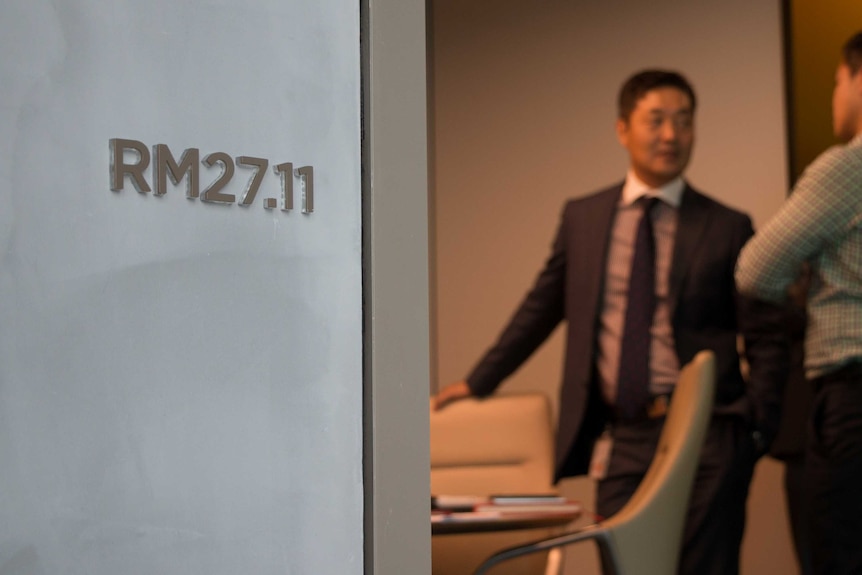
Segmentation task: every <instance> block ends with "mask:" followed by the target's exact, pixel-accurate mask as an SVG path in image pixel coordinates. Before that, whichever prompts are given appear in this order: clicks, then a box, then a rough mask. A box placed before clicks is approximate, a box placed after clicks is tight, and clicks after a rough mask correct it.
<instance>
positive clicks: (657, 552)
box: [602, 351, 715, 575]
mask: <svg viewBox="0 0 862 575" xmlns="http://www.w3.org/2000/svg"><path fill="white" fill-rule="evenodd" d="M714 395H715V356H714V355H713V353H712V352H710V351H702V352H700V353H698V354H697V356H695V358H694V359H693V360H692V361H691V362H690V363H689V364H688V365H686V366H685V367H684V368H683V369H682V371H681V373H680V376H679V381H678V382H677V384H676V389H675V390H674V393H673V397H672V398H671V402H670V407H669V410H668V415H667V419H666V421H665V424H664V428H663V430H662V434H661V437H660V439H659V444H658V448H657V450H656V454H655V457H654V459H653V461H652V463H651V464H650V467H649V469H648V470H647V473H646V476H645V477H644V479H643V481H642V482H641V484H640V485H639V486H638V488H637V490H636V491H635V493H634V495H632V498H631V499H630V500H629V502H628V503H627V504H626V505H625V506H624V507H623V508H622V509H621V510H620V511H619V512H618V513H616V514H615V515H614V516H613V517H611V518H609V519H608V520H606V521H605V522H604V523H603V525H602V526H603V527H604V528H605V529H606V530H607V532H608V533H609V537H608V546H609V551H610V554H611V555H612V556H613V559H614V561H613V562H614V563H615V564H616V566H617V570H618V572H619V573H622V574H632V573H637V574H638V575H666V574H667V573H674V572H675V570H676V567H677V561H678V557H679V551H680V546H681V543H682V534H683V528H684V525H685V517H686V511H687V509H688V502H689V498H690V496H691V488H692V485H693V483H694V477H695V473H696V470H697V464H698V460H699V458H700V451H701V448H702V447H703V443H704V440H705V437H706V431H707V427H708V425H709V420H710V417H711V414H712V406H713V399H714Z"/></svg>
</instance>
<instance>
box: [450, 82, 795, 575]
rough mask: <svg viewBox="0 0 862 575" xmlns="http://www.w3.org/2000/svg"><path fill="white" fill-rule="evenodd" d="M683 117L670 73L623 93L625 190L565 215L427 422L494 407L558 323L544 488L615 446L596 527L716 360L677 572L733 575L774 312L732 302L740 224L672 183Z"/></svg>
mask: <svg viewBox="0 0 862 575" xmlns="http://www.w3.org/2000/svg"><path fill="white" fill-rule="evenodd" d="M695 106H696V99H695V94H694V91H693V89H692V88H691V86H690V85H689V83H688V82H687V81H686V79H685V78H684V77H682V76H681V75H680V74H678V73H675V72H669V71H663V70H646V71H643V72H640V73H638V74H635V75H634V76H632V77H631V78H630V79H629V80H628V81H627V82H626V83H625V84H624V85H623V87H622V89H621V91H620V95H619V117H618V120H617V134H618V137H619V140H620V143H621V144H622V145H623V146H624V147H625V148H626V150H627V151H628V153H629V157H630V168H629V172H628V174H627V176H626V179H625V181H624V182H623V183H620V184H617V185H614V186H611V187H609V188H607V189H605V190H602V191H600V192H598V193H596V194H593V195H590V196H587V197H584V198H581V199H576V200H572V201H570V202H568V204H567V205H566V206H565V208H564V210H563V215H562V220H561V223H560V227H559V231H558V233H557V236H556V239H555V241H554V244H553V249H552V252H551V255H550V257H549V258H548V260H547V262H546V264H545V267H544V269H543V270H542V271H541V273H540V274H539V276H538V278H537V280H536V283H535V285H534V286H533V288H532V289H531V291H530V292H529V293H528V294H527V296H526V298H525V299H524V301H523V302H522V303H521V305H520V307H519V308H518V310H517V311H516V313H515V315H514V316H513V317H512V319H511V320H510V322H509V324H508V325H507V326H506V328H505V329H504V330H503V332H502V334H501V335H500V338H499V340H498V341H497V342H496V344H495V345H494V346H492V347H491V349H490V350H489V351H488V352H487V353H486V354H485V356H484V357H483V358H482V360H481V361H480V362H479V364H478V365H477V366H476V367H475V369H474V370H473V371H472V373H471V374H470V375H469V376H468V377H467V379H466V380H465V381H461V382H457V383H454V384H451V385H449V386H446V387H444V388H443V389H442V390H441V391H440V393H439V394H438V395H437V398H436V406H437V407H438V408H442V407H444V406H445V405H446V404H448V403H450V402H452V401H457V400H458V399H461V398H463V397H469V396H478V397H482V396H486V395H488V394H490V393H492V392H493V391H494V390H495V389H496V388H497V386H498V385H499V384H500V383H501V382H502V381H503V380H504V379H505V378H506V377H507V376H509V375H510V374H511V373H512V372H513V371H515V369H517V368H518V367H519V366H520V365H521V364H522V363H523V362H524V361H525V360H526V359H527V358H528V357H529V356H530V355H531V354H532V353H533V352H534V351H535V350H536V349H537V348H538V347H539V346H540V345H541V344H542V343H543V342H544V341H545V339H546V338H547V337H548V336H549V335H550V334H551V332H552V331H553V330H554V328H555V327H556V326H557V325H558V324H559V323H560V322H561V321H563V320H565V321H566V330H567V343H566V355H565V368H564V374H563V384H562V387H561V391H560V418H559V426H558V430H557V439H556V449H557V459H556V470H555V478H556V479H557V480H559V479H560V478H562V477H567V476H573V475H579V474H583V473H586V471H587V469H588V467H589V466H590V463H591V457H595V456H596V455H597V454H598V453H599V452H604V451H606V450H604V449H594V446H595V445H596V442H597V439H598V438H599V436H602V437H603V438H610V439H609V440H608V441H605V440H604V439H603V440H602V443H604V444H605V445H610V442H611V441H612V445H613V447H612V449H610V454H611V455H610V457H609V460H608V461H607V462H606V463H605V464H604V465H598V466H597V465H594V466H593V467H594V468H604V470H605V471H604V472H602V474H601V477H598V479H599V482H598V494H597V507H598V509H597V511H598V513H599V514H600V515H602V516H605V517H607V516H610V515H612V514H613V513H615V512H616V511H618V510H619V509H620V508H621V507H622V506H623V505H624V504H625V502H626V501H627V500H628V499H629V498H630V497H631V495H632V493H633V492H634V490H635V489H636V487H637V485H638V484H639V483H640V481H641V479H642V478H643V476H644V473H645V472H646V469H647V467H648V466H649V464H650V461H651V460H652V457H653V454H654V453H655V447H656V444H657V441H658V437H659V434H660V432H661V426H662V424H663V414H664V411H665V408H666V405H667V399H668V397H669V396H670V394H671V393H672V392H673V388H674V385H675V383H676V379H677V376H678V374H679V369H680V366H682V365H685V364H686V363H688V362H689V361H690V360H691V359H692V358H693V357H694V355H695V354H696V353H697V352H698V351H700V350H703V349H711V350H713V351H714V352H715V354H716V360H717V364H716V365H717V392H716V406H715V414H714V416H713V419H712V422H711V424H710V428H709V432H708V435H707V440H706V444H705V447H704V451H703V455H702V457H701V463H700V466H699V469H698V474H697V478H696V481H695V487H694V492H693V495H692V498H691V501H690V507H689V513H688V520H687V523H686V532H685V539H684V544H683V552H682V556H681V559H680V570H679V571H680V573H685V574H691V575H694V574H697V575H704V574H709V573H715V574H716V575H718V574H721V575H728V574H733V573H738V570H739V546H740V543H741V540H742V533H743V529H744V523H745V500H746V497H747V493H748V485H749V483H750V479H751V474H752V471H753V466H754V463H755V461H756V458H757V456H758V455H759V454H761V453H763V451H764V450H765V449H766V445H767V443H768V441H769V439H770V438H771V437H772V435H774V430H775V427H776V421H777V417H778V413H777V412H778V405H779V403H780V389H779V388H780V386H781V384H782V383H783V381H784V378H785V374H786V363H787V358H786V353H787V344H786V341H785V338H784V337H783V335H782V333H781V321H782V315H781V311H780V310H779V309H778V308H774V307H771V306H768V305H766V304H763V303H760V302H755V301H751V300H743V299H741V298H739V297H738V295H737V293H736V289H735V286H734V278H733V272H734V266H735V264H736V258H737V254H738V253H739V250H740V249H741V248H742V246H743V244H745V242H746V240H747V239H748V238H749V237H750V236H751V235H752V234H753V230H752V225H751V220H750V219H749V217H748V216H746V215H745V214H742V213H740V212H737V211H734V210H732V209H730V208H728V207H725V206H723V205H721V204H720V203H718V202H716V201H715V200H712V199H710V198H708V197H707V196H705V195H703V194H701V193H700V192H698V191H696V190H695V189H694V188H692V187H691V186H690V185H688V183H686V182H685V181H684V180H683V179H682V172H683V170H684V169H685V167H686V166H687V165H688V161H689V157H690V153H691V149H692V145H693V142H694V111H695ZM653 198H657V200H656V199H653ZM644 254H648V256H644ZM645 257H646V259H645ZM644 262H646V263H644ZM645 286H646V289H644V287H645ZM739 334H742V335H743V338H744V346H745V352H746V357H747V360H748V364H749V366H750V368H749V377H748V381H747V382H746V380H745V379H744V378H743V376H742V374H741V371H740V358H739V355H738V352H737V349H738V335H739ZM594 463H595V460H594Z"/></svg>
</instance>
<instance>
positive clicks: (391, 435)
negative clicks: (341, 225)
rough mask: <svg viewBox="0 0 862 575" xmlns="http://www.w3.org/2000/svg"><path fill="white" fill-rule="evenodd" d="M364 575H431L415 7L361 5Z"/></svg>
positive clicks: (423, 188)
mask: <svg viewBox="0 0 862 575" xmlns="http://www.w3.org/2000/svg"><path fill="white" fill-rule="evenodd" d="M362 20H363V22H362V40H361V41H362V45H363V47H362V54H363V56H362V57H363V63H362V74H363V80H362V84H363V120H362V124H363V126H362V127H363V144H362V147H363V152H362V154H363V158H362V169H363V243H364V245H363V254H364V255H363V260H364V280H363V284H364V287H363V292H364V297H363V299H364V315H365V353H364V356H365V377H364V398H365V405H364V414H365V429H364V432H365V438H364V444H365V461H364V465H363V467H364V482H365V483H364V484H365V573H367V574H374V575H405V574H407V573H409V574H411V575H414V574H416V575H422V574H428V573H430V572H431V542H430V524H429V521H428V510H429V507H428V505H429V503H428V494H429V491H430V485H429V474H428V465H429V464H428V460H429V454H428V385H429V366H430V362H429V353H428V350H429V332H428V325H429V315H428V311H429V307H428V199H427V155H426V154H427V140H426V131H427V128H426V92H425V64H426V60H425V2H424V0H421V1H420V0H362Z"/></svg>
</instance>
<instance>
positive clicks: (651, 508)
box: [475, 351, 715, 575]
mask: <svg viewBox="0 0 862 575" xmlns="http://www.w3.org/2000/svg"><path fill="white" fill-rule="evenodd" d="M714 389H715V356H714V355H713V353H712V352H710V351H703V352H700V353H699V354H697V356H695V358H694V360H692V361H691V363H689V364H688V365H687V366H685V367H684V368H683V369H682V372H681V373H680V377H679V381H678V383H677V386H676V390H675V391H674V394H673V398H672V399H671V403H670V407H669V409H668V414H667V419H666V421H665V425H664V429H663V430H662V434H661V437H660V438H659V444H658V448H657V450H656V454H655V458H654V459H653V461H652V463H651V464H650V467H649V469H648V470H647V473H646V476H645V477H644V479H643V481H642V482H641V484H640V485H639V486H638V488H637V490H636V491H635V493H634V495H632V498H631V500H629V502H628V503H627V504H626V505H625V506H624V507H623V508H622V509H620V511H619V512H618V513H616V514H615V515H614V516H613V517H610V518H609V519H607V520H606V521H602V522H600V523H597V524H595V525H591V526H589V527H586V528H584V529H580V530H578V531H575V532H572V533H567V534H565V535H560V536H558V537H553V538H550V539H545V540H542V541H536V542H534V543H531V544H527V545H522V546H519V547H512V548H510V549H506V550H504V551H500V552H498V553H496V554H495V555H493V556H491V557H490V558H488V560H487V561H485V563H483V564H482V565H481V566H480V567H479V569H477V570H476V572H475V575H482V574H484V573H487V572H488V570H489V569H490V568H491V567H493V566H495V565H497V564H499V563H502V562H503V561H507V560H509V559H512V558H515V557H521V556H523V555H528V554H531V553H537V552H544V551H547V550H549V549H555V548H559V547H562V546H564V545H570V544H572V543H576V542H579V541H584V540H587V539H593V540H595V541H596V543H597V544H598V546H599V550H600V552H601V554H602V557H603V559H604V564H605V565H606V566H607V568H608V569H609V570H610V574H609V575H632V574H636V575H668V574H669V573H674V572H675V571H676V566H677V561H678V557H679V550H680V545H681V544H682V534H683V527H684V524H685V515H686V509H687V507H688V500H689V497H690V495H691V487H692V484H693V482H694V476H695V472H696V470H697V462H698V459H699V457H700V450H701V448H702V446H703V442H704V439H705V436H706V429H707V426H708V424H709V419H710V415H711V412H712V403H713V396H714V393H715V391H714ZM496 572H497V571H496V570H494V573H496Z"/></svg>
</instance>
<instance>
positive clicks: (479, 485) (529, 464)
mask: <svg viewBox="0 0 862 575" xmlns="http://www.w3.org/2000/svg"><path fill="white" fill-rule="evenodd" d="M553 466H554V446H553V430H552V424H551V408H550V403H549V401H548V399H547V397H545V396H544V395H542V394H538V393H531V394H520V395H500V396H494V397H490V398H487V399H481V400H478V399H464V400H461V401H458V402H456V403H453V404H451V405H449V406H447V407H446V408H445V409H443V410H441V411H434V410H433V408H432V410H431V493H432V494H433V495H480V496H486V495H495V494H521V493H556V489H555V487H554V485H553ZM553 533H559V529H557V530H556V531H554V530H550V529H532V530H520V531H506V532H497V533H477V534H455V535H435V536H434V537H433V538H432V561H431V571H432V574H433V575H469V574H470V573H472V572H473V571H474V570H475V569H476V567H477V566H478V565H479V564H480V563H481V562H482V561H483V560H484V559H485V558H486V557H488V555H490V554H491V553H493V552H494V551H497V550H499V549H502V548H505V547H508V546H511V545H514V544H517V543H524V542H526V541H530V540H532V539H535V538H536V537H547V536H549V535H551V534H553ZM560 556H561V555H560V552H559V551H558V550H555V551H554V552H553V553H551V554H548V553H541V554H538V555H534V556H530V557H525V558H522V559H519V560H516V561H514V562H510V563H509V564H507V565H505V566H502V567H501V568H500V569H499V570H496V569H495V570H494V575H503V574H513V575H514V574H518V575H533V574H536V575H541V574H545V573H548V574H551V573H553V574H554V575H555V574H556V573H557V572H558V571H557V570H558V561H559V558H560Z"/></svg>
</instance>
